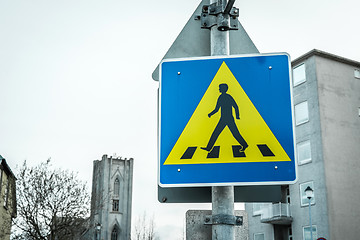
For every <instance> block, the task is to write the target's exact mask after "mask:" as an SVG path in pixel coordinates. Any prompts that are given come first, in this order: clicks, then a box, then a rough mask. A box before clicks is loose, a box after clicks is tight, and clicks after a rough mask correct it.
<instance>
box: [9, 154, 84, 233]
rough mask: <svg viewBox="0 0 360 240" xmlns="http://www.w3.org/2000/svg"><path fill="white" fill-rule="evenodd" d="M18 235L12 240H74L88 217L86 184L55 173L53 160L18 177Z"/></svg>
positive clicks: (23, 169)
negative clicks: (52, 164) (51, 163)
mask: <svg viewBox="0 0 360 240" xmlns="http://www.w3.org/2000/svg"><path fill="white" fill-rule="evenodd" d="M16 187H17V210H18V217H17V219H16V221H15V226H16V229H17V231H16V232H15V234H13V235H14V236H13V239H28V240H54V239H56V240H65V239H66V240H70V239H75V236H77V235H78V234H79V233H80V232H81V230H82V228H83V226H84V222H85V221H86V218H87V217H88V215H89V203H90V196H89V193H88V191H87V189H86V184H85V183H83V182H82V181H80V180H79V179H78V178H77V174H75V173H74V172H70V171H66V170H61V169H53V168H52V167H51V165H50V160H48V161H47V162H44V163H40V164H39V165H37V166H35V167H29V166H28V165H27V164H26V161H25V162H24V163H23V165H22V167H21V168H20V170H19V173H18V174H17V184H16Z"/></svg>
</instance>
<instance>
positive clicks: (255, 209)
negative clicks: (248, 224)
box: [253, 203, 262, 216]
mask: <svg viewBox="0 0 360 240" xmlns="http://www.w3.org/2000/svg"><path fill="white" fill-rule="evenodd" d="M261 207H262V203H253V216H257V215H260V214H261Z"/></svg>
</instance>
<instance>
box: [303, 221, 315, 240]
mask: <svg viewBox="0 0 360 240" xmlns="http://www.w3.org/2000/svg"><path fill="white" fill-rule="evenodd" d="M310 229H311V228H310V226H307V227H303V239H304V240H310V239H311V231H310ZM312 236H313V237H312V239H317V228H316V226H315V225H312Z"/></svg>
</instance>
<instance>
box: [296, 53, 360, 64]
mask: <svg viewBox="0 0 360 240" xmlns="http://www.w3.org/2000/svg"><path fill="white" fill-rule="evenodd" d="M311 56H320V57H324V58H328V59H331V60H334V61H337V62H342V63H346V64H350V65H353V66H355V67H360V62H358V61H355V60H351V59H348V58H344V57H340V56H338V55H335V54H332V53H328V52H324V51H321V50H318V49H313V50H311V51H309V52H307V53H305V54H304V55H302V56H300V57H298V58H296V59H294V60H293V61H291V65H292V66H295V65H297V64H299V63H300V62H303V61H304V60H305V59H307V58H309V57H311Z"/></svg>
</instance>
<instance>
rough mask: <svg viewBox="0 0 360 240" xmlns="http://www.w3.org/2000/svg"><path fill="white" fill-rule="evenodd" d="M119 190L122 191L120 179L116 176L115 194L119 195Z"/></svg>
mask: <svg viewBox="0 0 360 240" xmlns="http://www.w3.org/2000/svg"><path fill="white" fill-rule="evenodd" d="M119 192H120V181H119V179H118V178H116V179H115V181H114V195H116V196H119Z"/></svg>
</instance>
